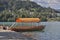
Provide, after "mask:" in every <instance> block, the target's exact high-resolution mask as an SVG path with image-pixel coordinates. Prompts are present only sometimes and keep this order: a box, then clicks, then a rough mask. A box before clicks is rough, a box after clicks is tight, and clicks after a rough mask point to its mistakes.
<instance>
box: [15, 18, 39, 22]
mask: <svg viewBox="0 0 60 40" xmlns="http://www.w3.org/2000/svg"><path fill="white" fill-rule="evenodd" d="M16 22H40V19H39V18H17V19H16Z"/></svg>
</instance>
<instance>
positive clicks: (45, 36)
mask: <svg viewBox="0 0 60 40" xmlns="http://www.w3.org/2000/svg"><path fill="white" fill-rule="evenodd" d="M0 24H3V25H7V24H8V25H9V24H10V25H9V26H11V25H12V24H13V22H12V23H11V22H8V23H6V22H5V23H2V22H0ZM34 25H36V26H37V25H38V23H35V24H34ZM39 25H46V27H45V29H44V32H23V33H26V34H27V33H31V34H32V36H33V37H34V38H35V39H37V40H60V22H41V23H39Z"/></svg>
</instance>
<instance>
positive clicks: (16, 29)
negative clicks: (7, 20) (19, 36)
mask: <svg viewBox="0 0 60 40" xmlns="http://www.w3.org/2000/svg"><path fill="white" fill-rule="evenodd" d="M44 28H45V26H43V25H41V26H32V27H28V26H24V27H11V28H9V30H12V31H16V32H24V31H42V30H43V29H44Z"/></svg>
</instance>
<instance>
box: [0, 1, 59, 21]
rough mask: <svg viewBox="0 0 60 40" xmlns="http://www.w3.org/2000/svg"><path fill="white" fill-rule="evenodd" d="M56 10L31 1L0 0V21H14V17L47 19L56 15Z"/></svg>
mask: <svg viewBox="0 0 60 40" xmlns="http://www.w3.org/2000/svg"><path fill="white" fill-rule="evenodd" d="M57 12H58V11H56V10H54V9H52V8H50V7H48V8H45V7H42V6H40V5H38V4H37V3H35V2H32V1H20V0H0V21H2V22H4V21H5V22H14V21H15V19H16V18H18V17H20V18H21V17H22V18H26V17H28V18H31V17H32V18H35V17H38V18H41V21H47V18H53V17H57V15H56V14H55V13H57ZM52 14H53V15H52Z"/></svg>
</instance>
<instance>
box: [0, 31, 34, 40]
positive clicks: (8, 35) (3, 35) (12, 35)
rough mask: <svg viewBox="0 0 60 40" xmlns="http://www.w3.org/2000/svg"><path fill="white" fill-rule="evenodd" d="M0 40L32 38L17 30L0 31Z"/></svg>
mask: <svg viewBox="0 0 60 40" xmlns="http://www.w3.org/2000/svg"><path fill="white" fill-rule="evenodd" d="M0 40H33V38H32V37H27V36H25V35H23V34H22V33H18V32H0Z"/></svg>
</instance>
